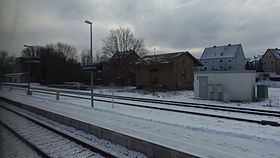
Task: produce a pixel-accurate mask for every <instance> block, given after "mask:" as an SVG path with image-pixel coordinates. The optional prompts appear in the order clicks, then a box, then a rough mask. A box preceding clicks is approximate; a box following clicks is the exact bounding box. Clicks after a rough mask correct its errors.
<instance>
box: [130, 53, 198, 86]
mask: <svg viewBox="0 0 280 158" xmlns="http://www.w3.org/2000/svg"><path fill="white" fill-rule="evenodd" d="M132 65H133V69H134V71H135V72H136V86H137V87H151V86H159V87H166V88H170V89H193V70H194V67H195V66H198V65H201V64H200V62H199V61H198V60H197V59H196V58H195V57H193V56H192V55H191V54H190V53H189V52H177V53H166V54H160V55H150V56H144V57H142V58H140V59H138V60H136V61H135V62H133V63H132Z"/></svg>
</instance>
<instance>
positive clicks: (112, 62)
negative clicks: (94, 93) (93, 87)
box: [94, 50, 140, 86]
mask: <svg viewBox="0 0 280 158" xmlns="http://www.w3.org/2000/svg"><path fill="white" fill-rule="evenodd" d="M139 58H140V57H139V55H138V54H137V53H136V52H135V51H133V50H130V51H125V52H117V53H115V54H114V55H113V56H112V57H111V58H110V59H109V61H107V62H103V63H99V64H97V66H98V67H101V68H100V69H99V70H97V71H96V72H95V77H94V78H95V83H96V84H101V85H110V83H111V82H114V83H115V84H117V85H122V86H127V85H135V82H136V75H135V73H134V72H132V71H130V70H131V69H130V66H131V65H130V64H129V63H131V62H133V61H135V60H137V59H139Z"/></svg>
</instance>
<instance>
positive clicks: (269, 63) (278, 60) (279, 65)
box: [262, 48, 280, 74]
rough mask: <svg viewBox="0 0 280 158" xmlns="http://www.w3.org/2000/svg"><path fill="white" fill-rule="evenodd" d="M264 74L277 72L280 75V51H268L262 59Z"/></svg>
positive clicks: (276, 49)
mask: <svg viewBox="0 0 280 158" xmlns="http://www.w3.org/2000/svg"><path fill="white" fill-rule="evenodd" d="M262 65H263V71H264V72H275V73H276V74H280V49H278V48H275V49H267V51H266V52H265V54H264V55H263V57H262Z"/></svg>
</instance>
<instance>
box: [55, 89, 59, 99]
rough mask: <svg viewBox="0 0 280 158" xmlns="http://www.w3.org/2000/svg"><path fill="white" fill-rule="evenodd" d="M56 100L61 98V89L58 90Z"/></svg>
mask: <svg viewBox="0 0 280 158" xmlns="http://www.w3.org/2000/svg"><path fill="white" fill-rule="evenodd" d="M55 98H56V100H59V99H60V91H56V97H55Z"/></svg>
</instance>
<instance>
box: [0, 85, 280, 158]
mask: <svg viewBox="0 0 280 158" xmlns="http://www.w3.org/2000/svg"><path fill="white" fill-rule="evenodd" d="M1 96H2V97H5V98H8V99H10V100H13V101H16V102H19V103H22V104H27V105H30V106H33V107H36V108H40V109H43V110H46V111H49V112H52V113H56V114H59V115H62V116H65V117H69V118H73V119H75V120H79V121H81V122H84V123H86V124H92V125H94V126H98V127H101V128H103V129H107V130H109V131H114V132H117V133H122V134H124V135H126V136H129V137H133V138H136V139H139V140H143V141H145V142H150V143H152V144H157V145H160V146H163V147H165V148H168V149H170V150H176V151H179V152H182V153H187V154H189V155H192V156H195V157H278V156H279V155H280V150H279V148H280V141H279V137H280V136H279V135H278V136H279V137H278V138H276V139H273V138H271V137H262V136H261V135H254V134H250V133H244V134H242V132H240V133H236V132H231V131H226V130H223V131H221V130H215V129H214V128H207V127H206V128H205V127H202V126H201V127H199V126H195V125H193V124H194V122H195V120H197V119H204V120H211V121H212V122H216V123H217V124H218V125H217V126H223V125H225V124H227V123H229V124H232V125H233V126H235V125H234V124H240V126H238V125H237V127H240V128H242V127H244V128H245V127H246V126H250V128H252V129H254V128H255V129H258V128H262V129H264V128H266V129H264V131H267V130H272V131H277V130H278V129H279V128H278V127H272V126H261V125H255V124H254V125H252V124H250V123H241V122H238V121H225V120H222V119H214V118H207V117H204V116H191V115H190V116H188V119H189V120H188V119H187V118H186V117H185V116H183V115H182V114H181V115H182V119H183V120H184V121H183V122H184V123H181V124H177V123H172V122H167V121H164V120H166V119H164V118H171V119H180V116H178V115H177V114H176V117H175V116H174V113H172V112H160V111H158V110H146V113H145V115H143V116H139V115H136V113H138V112H140V113H141V110H142V109H141V108H133V109H131V110H129V111H126V112H123V113H122V112H120V111H121V110H123V109H126V108H127V107H125V106H122V105H118V104H115V105H111V104H110V103H102V102H95V105H96V106H95V107H93V108H92V107H90V106H89V105H90V101H88V100H86V101H77V100H75V101H73V100H72V99H69V98H61V100H59V101H57V100H55V99H54V97H53V96H48V95H33V96H27V95H25V94H23V93H19V92H18V93H10V92H9V91H6V90H1ZM104 107H107V108H104ZM148 115H160V116H161V117H162V118H163V119H162V120H160V119H153V118H151V117H148ZM174 117H175V118H174ZM211 121H210V123H211ZM207 123H208V122H207V121H205V124H207ZM225 126H226V125H225ZM143 148H144V147H143ZM159 151H160V150H159Z"/></svg>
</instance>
